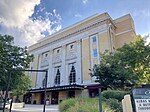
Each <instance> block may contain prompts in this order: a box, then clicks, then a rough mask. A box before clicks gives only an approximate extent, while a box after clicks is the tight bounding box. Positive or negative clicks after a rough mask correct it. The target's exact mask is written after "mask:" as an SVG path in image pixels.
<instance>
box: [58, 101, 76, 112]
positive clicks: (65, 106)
mask: <svg viewBox="0 0 150 112" xmlns="http://www.w3.org/2000/svg"><path fill="white" fill-rule="evenodd" d="M75 103H76V101H75V100H74V99H67V100H63V101H62V102H61V103H60V105H59V110H60V111H61V112H66V111H67V110H68V108H70V107H73V106H74V105H75Z"/></svg>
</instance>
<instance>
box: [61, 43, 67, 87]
mask: <svg viewBox="0 0 150 112" xmlns="http://www.w3.org/2000/svg"><path fill="white" fill-rule="evenodd" d="M66 82H67V79H66V45H64V46H62V65H61V76H60V85H65V84H66Z"/></svg>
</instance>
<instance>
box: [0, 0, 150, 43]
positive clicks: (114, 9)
mask: <svg viewBox="0 0 150 112" xmlns="http://www.w3.org/2000/svg"><path fill="white" fill-rule="evenodd" d="M6 1H7V0H1V1H0V33H1V34H6V33H7V34H10V35H13V36H14V37H15V39H16V40H17V41H16V43H17V44H18V45H31V44H33V43H35V42H36V41H37V40H38V39H41V38H44V37H45V35H46V36H48V35H50V34H52V33H54V32H56V31H59V30H60V29H62V28H65V27H67V26H70V25H72V24H74V23H76V22H78V21H80V20H82V19H85V18H87V17H89V16H91V15H94V14H95V13H99V14H101V13H104V12H108V13H109V14H110V16H111V17H112V18H113V19H115V18H118V17H120V16H123V15H125V14H131V16H132V17H133V20H134V23H135V29H136V33H137V34H141V35H147V34H149V33H150V8H149V6H150V0H11V1H12V3H9V2H6ZM10 6H11V8H9V7H10ZM12 8H13V9H14V10H13V11H12ZM4 12H5V13H4ZM10 13H11V14H10ZM17 14H18V15H17ZM10 18H11V19H10ZM23 39H25V41H23Z"/></svg>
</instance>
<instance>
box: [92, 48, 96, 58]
mask: <svg viewBox="0 0 150 112" xmlns="http://www.w3.org/2000/svg"><path fill="white" fill-rule="evenodd" d="M93 56H94V57H97V49H94V50H93Z"/></svg>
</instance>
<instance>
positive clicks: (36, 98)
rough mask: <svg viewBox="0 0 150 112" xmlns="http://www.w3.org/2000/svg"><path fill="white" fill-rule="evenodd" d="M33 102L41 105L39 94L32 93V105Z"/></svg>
mask: <svg viewBox="0 0 150 112" xmlns="http://www.w3.org/2000/svg"><path fill="white" fill-rule="evenodd" d="M34 100H35V101H36V104H40V103H41V93H33V94H32V104H33V102H34Z"/></svg>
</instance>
